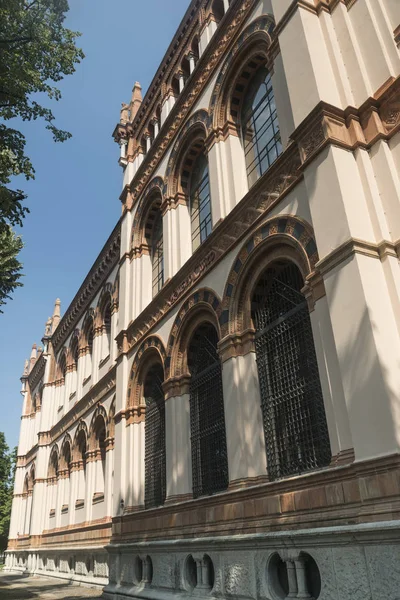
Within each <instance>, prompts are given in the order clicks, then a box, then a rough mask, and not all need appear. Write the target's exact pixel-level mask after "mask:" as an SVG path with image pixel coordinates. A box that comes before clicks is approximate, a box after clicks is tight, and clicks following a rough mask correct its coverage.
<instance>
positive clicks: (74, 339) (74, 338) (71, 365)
mask: <svg viewBox="0 0 400 600" xmlns="http://www.w3.org/2000/svg"><path fill="white" fill-rule="evenodd" d="M81 335H82V332H81V331H80V330H79V329H75V330H74V333H73V334H72V335H71V339H70V342H69V347H68V354H67V369H68V371H74V370H75V369H76V366H77V365H76V363H75V359H74V346H75V344H77V348H78V352H79V345H80V343H81Z"/></svg>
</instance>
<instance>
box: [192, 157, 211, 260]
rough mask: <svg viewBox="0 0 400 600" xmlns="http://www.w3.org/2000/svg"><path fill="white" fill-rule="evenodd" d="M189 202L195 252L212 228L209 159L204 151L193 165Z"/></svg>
mask: <svg viewBox="0 0 400 600" xmlns="http://www.w3.org/2000/svg"><path fill="white" fill-rule="evenodd" d="M189 202H190V220H191V225H192V246H193V252H194V251H195V250H196V249H197V248H198V247H199V246H200V244H202V243H203V242H204V240H206V239H207V237H208V236H209V235H210V233H211V230H212V220H211V195H210V179H209V173H208V159H207V156H206V154H204V153H203V152H202V153H201V154H199V156H198V157H197V158H196V160H195V162H194V165H193V170H192V175H191V178H190V194H189Z"/></svg>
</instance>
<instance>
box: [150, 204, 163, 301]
mask: <svg viewBox="0 0 400 600" xmlns="http://www.w3.org/2000/svg"><path fill="white" fill-rule="evenodd" d="M151 265H152V293H153V297H154V296H155V295H156V294H158V292H159V291H160V290H161V288H162V286H163V285H164V254H163V220H162V214H161V211H159V212H158V214H157V217H156V220H155V222H154V225H153V232H152V240H151Z"/></svg>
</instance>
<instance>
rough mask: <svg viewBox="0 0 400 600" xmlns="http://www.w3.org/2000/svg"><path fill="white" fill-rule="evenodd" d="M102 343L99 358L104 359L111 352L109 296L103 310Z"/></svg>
mask: <svg viewBox="0 0 400 600" xmlns="http://www.w3.org/2000/svg"><path fill="white" fill-rule="evenodd" d="M103 332H104V333H103V343H102V353H101V358H102V359H103V358H106V356H108V355H109V354H110V352H111V296H107V300H106V304H105V306H104V309H103Z"/></svg>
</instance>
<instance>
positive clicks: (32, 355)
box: [29, 344, 37, 372]
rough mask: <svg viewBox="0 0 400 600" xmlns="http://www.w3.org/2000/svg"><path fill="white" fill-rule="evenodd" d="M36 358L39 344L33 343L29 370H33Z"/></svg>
mask: <svg viewBox="0 0 400 600" xmlns="http://www.w3.org/2000/svg"><path fill="white" fill-rule="evenodd" d="M36 358H37V346H36V344H33V346H32V351H31V358H30V361H29V362H30V366H29V372H30V371H32V369H33V365H34V364H35V362H36Z"/></svg>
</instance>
